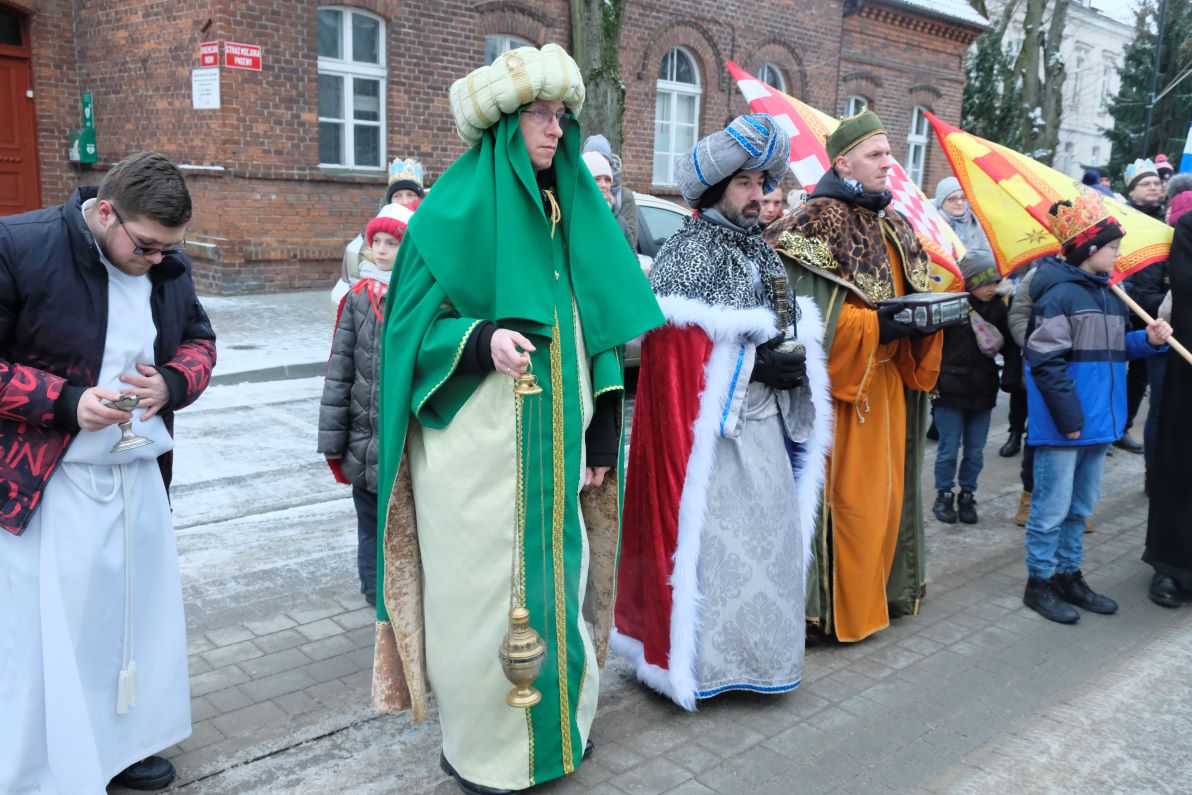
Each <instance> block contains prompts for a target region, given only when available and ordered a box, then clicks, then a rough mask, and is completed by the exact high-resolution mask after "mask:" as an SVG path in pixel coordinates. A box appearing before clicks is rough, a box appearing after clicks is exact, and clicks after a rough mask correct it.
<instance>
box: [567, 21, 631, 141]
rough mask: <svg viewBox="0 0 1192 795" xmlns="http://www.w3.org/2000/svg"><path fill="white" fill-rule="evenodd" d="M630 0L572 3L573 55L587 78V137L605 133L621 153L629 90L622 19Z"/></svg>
mask: <svg viewBox="0 0 1192 795" xmlns="http://www.w3.org/2000/svg"><path fill="white" fill-rule="evenodd" d="M625 3H626V0H571V52H572V55H573V56H574V57H575V62H576V63H577V64H579V69H580V72H581V73H582V74H583V76H584V87H585V89H586V90H587V98H586V99H585V100H584V109H583V111H582V112H581V114H580V126H581V128H582V129H583V131H584V135H585V136H587V135H594V134H596V133H601V134H602V135H604V137H606V138H608V140H609V143H610V144H611V145H612V149H613V152H618V153H619V152H620V151H621V141H622V139H621V117H622V116H623V115H624V113H625V86H624V85H622V83H621V60H620V45H621V19H622V16H623V14H624V11H625Z"/></svg>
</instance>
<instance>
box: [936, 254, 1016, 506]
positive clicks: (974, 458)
mask: <svg viewBox="0 0 1192 795" xmlns="http://www.w3.org/2000/svg"><path fill="white" fill-rule="evenodd" d="M961 270H962V272H963V273H964V286H965V287H966V288H967V289H968V291H969V304H970V306H971V314H970V322H969V323H966V324H965V325H962V326H951V327H949V328H948V329H946V330H945V331H944V352H943V361H942V363H941V365H940V377H939V381H937V382H936V391H937V392H938V393H939V397H937V398H936V399H935V404H934V411H935V425H936V428H938V429H939V435H940V438H939V445H938V447H937V449H936V457H935V488H936V492H937V496H936V499H935V505H934V506H932V509H931V510H932V513H934V514H935V518H937V519H939V520H940V521H941V522H944V523H946V524H954V523H955V522H956V520H957V519H958V518H959V519H960V521H962V522H964V523H965V524H976V522H977V518H978V517H977V500H976V498H975V497H974V496H973V495H974V493H975V492H976V491H977V477H978V476H979V475H980V474H981V469H982V467H983V466H984V463H985V457H984V451H985V441H986V439H987V438H988V436H989V417H990V415H991V414H992V413H993V407H994V405H995V404H996V403H997V393H998V365H997V362H996V361H995V360H994V357H995V356H996V355H997V354H998V351H999V350H1000V351H1002V354H1003V357H1006V358H1009V357H1017V355H1018V348H1017V346H1015V345H1014V342H1013V340H1012V339H1011V338H1010V327H1009V324H1008V323H1007V318H1006V315H1007V312H1006V305H1005V303H1004V302H1003V301H1002V300H1001V298H999V297H998V296H997V294H996V291H997V285H998V282H999V281H1000V280H1001V276H1000V275H999V274H998V271H997V266H996V264H995V263H994V261H993V257H992V256H991V255H990V253H989V252H988V251H985V250H977V249H974V250H972V251H970V252H969V254H968V256H967V257H966V258H965V260H964V262H963V263H961ZM962 447H963V458H960V454H961V448H962ZM958 458H960V473H959V480H960V499H959V501H958V502H957V503H956V504H955V505H953V499H954V498H955V495H954V494H953V492H952V486H953V485H954V484H955V482H956V480H957V459H958Z"/></svg>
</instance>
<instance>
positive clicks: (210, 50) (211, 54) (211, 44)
mask: <svg viewBox="0 0 1192 795" xmlns="http://www.w3.org/2000/svg"><path fill="white" fill-rule="evenodd" d="M199 66H202V67H204V68H206V67H208V66H219V42H218V41H205V42H203V43H202V44H200V45H199Z"/></svg>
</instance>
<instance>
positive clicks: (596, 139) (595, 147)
mask: <svg viewBox="0 0 1192 795" xmlns="http://www.w3.org/2000/svg"><path fill="white" fill-rule="evenodd" d="M583 149H584V151H585V152H598V153H600V154H602V155H604V156H605V157H606V158H609V159H611V158H612V156H613V147H612V144H610V143H609V142H608V139H607V138H605V137H604V136H603V135H601V134H600V133H596V134H595V135H589V136H588V137H587V138H586V139H585V140H584V146H583Z"/></svg>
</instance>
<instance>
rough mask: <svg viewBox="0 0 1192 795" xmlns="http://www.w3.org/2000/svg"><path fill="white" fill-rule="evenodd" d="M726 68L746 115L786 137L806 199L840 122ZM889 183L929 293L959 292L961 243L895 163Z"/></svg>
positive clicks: (729, 65)
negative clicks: (927, 273) (918, 247)
mask: <svg viewBox="0 0 1192 795" xmlns="http://www.w3.org/2000/svg"><path fill="white" fill-rule="evenodd" d="M725 66H726V67H727V68H728V71H729V74H731V75H732V77H733V79H734V80H736V81H737V88H739V89H740V91H741V94H742V95H743V96H744V97H745V101H746V102H748V103H749V109H750V110H752V111H753V112H754V113H766V114H768V115H770V116H773V117H774V120H775V121H776V122H777V123H778V125H779V126H780V127H781V128H782V129H784V130H786V131H787V133H789V134H790V137H791V171H792V172H793V173H794V176H795V180H796V181H797V182H798V183H799V184H800V185H801V186H802V187H803V190H805V191H807V192H808V193H810V192H811V191H812V189H813V188H815V185H816V183H818V182H819V181H820V179H821V178H822V177H823V176H824V174H826V173H828V169H830V168H831V167H832V164H831V162H830V161H829V160H828V152H827V150H826V149H825V148H824V141H826V140H827V138H828V136H829V135H831V134H832V132H833V131H834V130H835V129H836V127H837V126H838V125H839V124H840V121H839V120H838V119H834V118H832V117H831V116H829V115H828V114H826V113H823V112H822V111H819V110H816V109H815V108H813V107H811V106H810V105H808V104H806V103H804V102H801V101H799V100H797V99H795V98H794V97H792V96H790V95H789V94H785V93H783V92H781V91H779V90H778V89H776V88H774V87H772V86H770V85H767V84H766V83H763V82H762V81H760V80H758V79H757V78H756V77H754V76H753V75H751V74H749V73H748V72H746V71H745V70H744V69H742V68H741V67H739V66H737V65H736V64H735V63H733V62H732V61H729V62H727V63H726V64H725ZM888 179H889V182H888V186H889V190H890V193H891V194H893V196H894V201H892V202H891V203H890V206H891V207H893V208H894V209H895V210H897V211H898V212H900V213H902V214H903V215H904V216H905V217H906V219H907V220H908V221H910V224H911V226H912V227H913V228H914V230H915V234H916V235H917V236H918V238H919V241H920V242H921V243H922V244H923V249H924V250H925V251H926V252H927V255H928V256H929V257H931V262H932V264H933V265H934V267H933V268H932V269H931V282H932V289H933V290H935V291H937V292H949V291H954V290H963V289H964V277H963V276H961V275H960V268H959V267H958V266H957V264H956V262H957V260H959V259H960V258H962V257H963V256H964V252H965V248H964V244H963V243H961V242H960V238H958V237H957V236H956V233H955V232H953V231H952V227H951V226H949V225H948V222H947V221H945V220H944V217H943V215H941V214H940V211H939V210H938V209H936V206H935V205H934V204H933V203H932V202H931V201H930V200H929V199H928V198H927V197H926V196H925V195H924V194H923V191H921V190H920V189H919V187H918V186H917V185H915V183H913V182H911V180H910V178H909V177H907V175H906V171H904V170H903V168H902V165H901V164H899V163H898V162H897V161H896V162H895V163H894V167H893V168H892V169H890V173H889V177H888Z"/></svg>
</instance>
